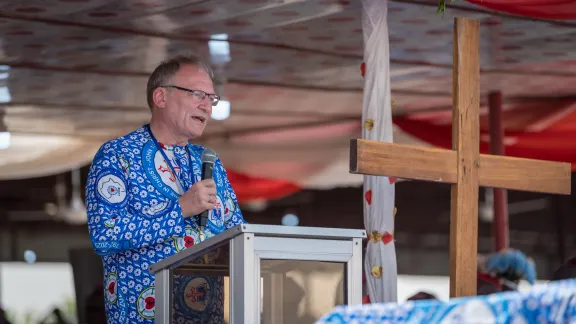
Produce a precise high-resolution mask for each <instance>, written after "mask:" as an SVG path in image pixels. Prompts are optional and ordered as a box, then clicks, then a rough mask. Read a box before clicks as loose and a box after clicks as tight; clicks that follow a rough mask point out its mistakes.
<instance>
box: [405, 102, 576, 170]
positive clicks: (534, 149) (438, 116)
mask: <svg viewBox="0 0 576 324" xmlns="http://www.w3.org/2000/svg"><path fill="white" fill-rule="evenodd" d="M482 112H483V113H482V115H481V119H480V134H481V135H480V152H481V153H484V154H488V153H490V136H489V128H488V109H487V108H486V107H485V108H484V109H483V111H482ZM394 123H395V124H396V125H397V126H398V127H400V128H401V129H402V130H403V131H404V132H406V133H408V134H410V135H412V136H414V137H417V138H419V139H421V140H423V141H426V142H427V143H429V144H431V145H433V146H436V147H442V148H451V147H452V116H451V114H450V113H449V112H432V113H420V114H414V115H410V116H405V117H398V118H395V119H394ZM503 123H504V129H505V132H504V146H505V152H506V155H509V156H515V157H522V158H532V159H540V160H554V161H562V162H570V163H572V170H574V171H576V141H575V140H574V139H576V101H574V100H557V101H555V102H546V103H539V102H533V103H522V104H509V105H505V107H504V111H503Z"/></svg>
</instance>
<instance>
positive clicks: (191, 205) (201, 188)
mask: <svg viewBox="0 0 576 324" xmlns="http://www.w3.org/2000/svg"><path fill="white" fill-rule="evenodd" d="M217 158H218V156H217V155H216V152H214V151H212V150H210V149H205V150H204V152H202V156H201V161H202V180H201V181H199V182H197V183H195V184H194V185H192V187H190V189H189V190H188V191H186V192H185V193H184V194H183V195H182V196H181V197H180V198H179V199H178V202H180V206H181V208H182V216H184V217H190V216H193V215H198V214H200V224H199V225H200V227H204V226H206V220H207V219H208V215H209V213H210V210H212V208H214V204H215V203H216V184H215V183H214V180H212V171H213V169H214V163H215V162H216V159H217Z"/></svg>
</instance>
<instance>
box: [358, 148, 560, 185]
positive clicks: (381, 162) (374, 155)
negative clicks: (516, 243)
mask: <svg viewBox="0 0 576 324" xmlns="http://www.w3.org/2000/svg"><path fill="white" fill-rule="evenodd" d="M456 159H457V154H456V151H452V150H442V149H435V148H427V147H420V146H411V145H401V144H393V143H384V142H377V141H371V140H363V139H352V140H350V172H351V173H356V174H365V175H373V176H387V177H397V178H402V179H412V180H421V181H432V182H445V183H452V184H455V183H456V180H457V177H456V175H457V169H456ZM570 167H571V166H570V163H562V162H549V161H540V160H531V159H522V158H515V157H504V156H494V155H488V154H480V169H479V171H478V172H479V173H478V183H479V185H480V186H482V187H491V188H504V189H511V190H521V191H532V192H544V193H553V194H570V176H571V169H570Z"/></svg>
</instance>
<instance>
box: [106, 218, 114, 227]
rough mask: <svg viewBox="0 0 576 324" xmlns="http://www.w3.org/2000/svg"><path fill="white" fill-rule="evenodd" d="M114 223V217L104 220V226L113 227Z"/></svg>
mask: <svg viewBox="0 0 576 324" xmlns="http://www.w3.org/2000/svg"><path fill="white" fill-rule="evenodd" d="M114 225H116V217H114V218H110V219H107V220H105V221H104V226H106V227H108V228H114Z"/></svg>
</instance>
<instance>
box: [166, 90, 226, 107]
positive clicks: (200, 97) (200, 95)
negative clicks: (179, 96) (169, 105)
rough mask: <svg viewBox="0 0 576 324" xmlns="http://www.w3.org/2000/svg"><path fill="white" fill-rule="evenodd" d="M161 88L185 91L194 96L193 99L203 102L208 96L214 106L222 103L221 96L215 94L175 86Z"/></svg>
mask: <svg viewBox="0 0 576 324" xmlns="http://www.w3.org/2000/svg"><path fill="white" fill-rule="evenodd" d="M160 87H161V88H174V89H178V90H181V91H185V92H188V93H189V94H191V95H192V97H193V98H194V99H196V100H198V101H202V100H204V99H205V98H206V96H208V100H210V103H211V104H212V106H216V105H217V104H218V101H220V96H219V95H217V94H214V93H206V92H204V91H202V90H192V89H186V88H182V87H179V86H175V85H165V86H160Z"/></svg>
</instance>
